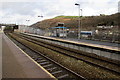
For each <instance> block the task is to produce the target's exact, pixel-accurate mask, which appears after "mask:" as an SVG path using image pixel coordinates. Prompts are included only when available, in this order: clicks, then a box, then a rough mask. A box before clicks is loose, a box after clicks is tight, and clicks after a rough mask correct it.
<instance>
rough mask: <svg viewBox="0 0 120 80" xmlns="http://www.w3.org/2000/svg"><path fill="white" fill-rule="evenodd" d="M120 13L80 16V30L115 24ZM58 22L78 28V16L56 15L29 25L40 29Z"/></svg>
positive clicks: (119, 17)
mask: <svg viewBox="0 0 120 80" xmlns="http://www.w3.org/2000/svg"><path fill="white" fill-rule="evenodd" d="M119 19H120V13H116V14H112V15H100V16H82V17H81V24H82V30H95V29H96V27H97V26H98V25H101V24H103V25H107V26H111V25H113V26H117V25H119V24H120V22H119ZM58 22H63V23H65V27H69V28H75V29H77V28H78V26H77V25H78V16H57V17H55V18H53V19H47V20H43V21H40V22H37V23H35V24H33V25H31V27H39V28H42V29H46V28H50V27H55V26H56V24H57V23H58Z"/></svg>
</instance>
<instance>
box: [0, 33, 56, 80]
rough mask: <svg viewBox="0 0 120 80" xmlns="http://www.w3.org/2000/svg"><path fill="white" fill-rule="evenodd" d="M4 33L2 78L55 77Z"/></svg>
mask: <svg viewBox="0 0 120 80" xmlns="http://www.w3.org/2000/svg"><path fill="white" fill-rule="evenodd" d="M0 35H2V44H0V45H2V78H3V80H4V78H22V79H23V78H25V79H26V78H32V79H33V78H34V79H39V78H42V79H43V78H45V79H51V80H53V79H54V76H52V75H51V74H50V73H49V72H47V71H46V70H45V69H44V68H43V67H41V66H40V65H39V64H37V63H35V62H34V61H33V60H32V58H30V57H29V56H28V55H27V54H26V53H25V52H23V51H22V50H21V49H20V48H18V47H17V46H16V45H15V44H14V43H13V42H12V41H11V40H10V39H9V38H8V37H7V36H6V35H5V34H4V33H0Z"/></svg>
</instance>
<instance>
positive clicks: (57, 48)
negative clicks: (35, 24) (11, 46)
mask: <svg viewBox="0 0 120 80" xmlns="http://www.w3.org/2000/svg"><path fill="white" fill-rule="evenodd" d="M20 36H22V38H24V39H26V40H28V41H30V42H32V43H35V44H38V45H40V46H43V47H46V48H49V49H51V50H54V51H56V52H59V53H62V54H64V55H67V56H70V57H72V58H75V59H78V60H82V61H84V62H86V63H89V64H91V65H94V66H96V67H100V68H103V69H105V70H108V71H111V72H112V73H115V74H118V75H120V68H119V64H115V63H111V62H107V61H103V60H100V59H97V58H94V57H92V58H91V57H89V56H85V55H81V56H78V55H74V54H75V52H74V51H73V52H74V53H73V52H72V54H67V53H71V51H66V48H61V47H60V45H59V46H58V45H56V44H51V43H48V42H45V41H41V40H39V38H36V37H33V36H27V35H21V34H20ZM95 61H96V62H95ZM98 62H99V64H98Z"/></svg>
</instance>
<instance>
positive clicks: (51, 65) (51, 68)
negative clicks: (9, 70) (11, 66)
mask: <svg viewBox="0 0 120 80" xmlns="http://www.w3.org/2000/svg"><path fill="white" fill-rule="evenodd" d="M6 35H8V34H6ZM8 36H9V35H8ZM9 37H10V38H11V39H12V41H13V42H14V43H16V44H17V46H19V47H20V48H21V49H22V50H23V51H25V52H26V53H27V54H28V55H29V56H30V57H31V58H32V59H34V60H35V61H36V62H37V63H38V64H40V65H41V66H42V67H43V68H45V69H46V70H47V71H48V72H50V73H51V74H52V75H53V76H55V78H57V79H64V78H66V79H70V80H76V79H80V80H87V79H86V78H85V77H83V76H81V75H79V74H77V73H76V72H74V71H72V70H70V69H68V68H66V67H64V66H63V65H61V64H59V63H58V62H56V61H54V60H52V59H50V58H49V57H47V56H45V55H43V54H42V53H40V52H38V51H36V50H34V49H32V48H31V47H29V46H27V45H24V44H23V43H21V42H19V41H18V40H16V39H14V38H13V37H12V36H9Z"/></svg>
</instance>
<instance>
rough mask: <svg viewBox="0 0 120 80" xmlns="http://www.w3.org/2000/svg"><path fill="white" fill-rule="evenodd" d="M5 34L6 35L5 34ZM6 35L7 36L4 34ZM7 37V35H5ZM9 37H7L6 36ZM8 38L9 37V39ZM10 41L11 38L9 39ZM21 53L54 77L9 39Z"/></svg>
mask: <svg viewBox="0 0 120 80" xmlns="http://www.w3.org/2000/svg"><path fill="white" fill-rule="evenodd" d="M5 36H6V35H5ZM6 37H7V36H6ZM7 38H8V37H7ZM8 39H9V38H8ZM9 40H10V39H9ZM10 41H11V40H10ZM11 42H12V43H13V44H14V45H15V46H16V47H17V48H18V49H19V50H20V51H21V52H23V54H25V55H26V56H27V57H28V58H29V59H30V60H32V61H33V62H34V63H35V64H36V65H37V66H38V67H40V68H42V69H43V70H44V71H45V72H46V73H47V74H49V75H50V76H51V77H52V78H54V79H55V77H54V76H53V75H52V74H50V73H49V72H48V71H47V70H46V69H45V68H43V67H42V66H41V65H40V64H38V63H37V62H36V61H34V59H32V58H31V57H30V56H29V55H28V54H27V53H25V52H24V51H23V50H22V49H21V48H19V47H18V46H17V45H16V44H15V43H14V42H13V41H11Z"/></svg>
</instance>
